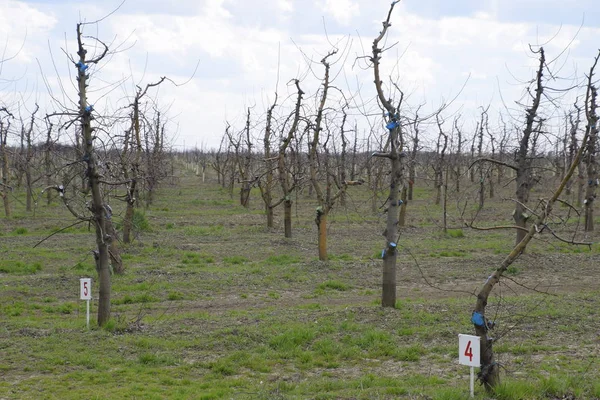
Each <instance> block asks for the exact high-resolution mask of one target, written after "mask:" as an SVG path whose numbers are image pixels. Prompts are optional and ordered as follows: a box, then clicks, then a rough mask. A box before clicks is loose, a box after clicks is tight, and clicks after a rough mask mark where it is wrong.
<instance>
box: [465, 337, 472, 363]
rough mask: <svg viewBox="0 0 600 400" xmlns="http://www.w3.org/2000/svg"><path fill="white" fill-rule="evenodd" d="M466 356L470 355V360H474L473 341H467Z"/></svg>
mask: <svg viewBox="0 0 600 400" xmlns="http://www.w3.org/2000/svg"><path fill="white" fill-rule="evenodd" d="M465 356H467V357H469V361H473V348H472V347H471V341H470V340H469V342H468V343H467V348H466V349H465Z"/></svg>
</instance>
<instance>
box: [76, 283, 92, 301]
mask: <svg viewBox="0 0 600 400" xmlns="http://www.w3.org/2000/svg"><path fill="white" fill-rule="evenodd" d="M79 285H80V291H79V293H80V296H79V298H80V299H81V300H91V299H92V278H81V279H79Z"/></svg>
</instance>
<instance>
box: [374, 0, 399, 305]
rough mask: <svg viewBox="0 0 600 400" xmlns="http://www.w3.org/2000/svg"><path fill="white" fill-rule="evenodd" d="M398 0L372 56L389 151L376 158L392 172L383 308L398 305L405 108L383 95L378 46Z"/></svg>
mask: <svg viewBox="0 0 600 400" xmlns="http://www.w3.org/2000/svg"><path fill="white" fill-rule="evenodd" d="M398 2H399V0H396V1H393V2H392V4H391V6H390V9H389V11H388V15H387V18H386V19H385V21H383V29H382V30H381V32H379V36H377V37H376V38H375V40H373V46H372V56H371V58H370V61H371V63H372V65H373V74H374V76H375V89H376V91H377V98H378V99H379V102H380V103H381V105H382V106H383V108H384V109H385V111H386V112H387V125H386V127H387V129H388V139H387V144H386V147H387V148H388V151H385V152H376V153H373V156H375V157H383V158H387V159H389V161H390V164H391V173H390V191H389V196H388V199H387V203H388V207H387V223H386V229H385V239H386V245H385V248H384V250H383V282H382V293H381V305H382V306H383V307H395V306H396V258H397V255H398V252H397V241H398V206H399V201H398V200H399V197H398V192H399V190H400V188H401V187H402V180H403V176H402V175H403V163H402V159H403V157H404V153H403V152H402V146H403V141H402V128H401V125H400V114H399V112H400V107H401V105H402V99H403V96H401V97H400V101H399V103H398V105H393V104H392V102H391V100H389V99H388V98H387V96H386V95H385V94H384V93H383V82H382V80H381V73H380V70H379V67H380V62H381V53H382V52H383V50H382V49H381V48H380V47H379V43H380V42H381V40H382V39H383V38H384V37H385V35H386V33H387V31H388V28H389V27H390V26H391V24H390V18H391V16H392V11H393V10H394V6H395V5H396V4H397V3H398Z"/></svg>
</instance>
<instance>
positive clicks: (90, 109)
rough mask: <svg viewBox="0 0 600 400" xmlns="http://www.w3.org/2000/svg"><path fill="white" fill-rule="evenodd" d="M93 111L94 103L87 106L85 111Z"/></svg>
mask: <svg viewBox="0 0 600 400" xmlns="http://www.w3.org/2000/svg"><path fill="white" fill-rule="evenodd" d="M92 111H94V106H92V105H89V106H87V107H86V108H85V112H87V113H91V112H92Z"/></svg>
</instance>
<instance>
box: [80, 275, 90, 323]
mask: <svg viewBox="0 0 600 400" xmlns="http://www.w3.org/2000/svg"><path fill="white" fill-rule="evenodd" d="M79 298H80V299H81V300H85V301H86V303H87V305H86V318H85V320H86V326H87V328H88V329H90V300H91V299H92V278H81V279H79Z"/></svg>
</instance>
